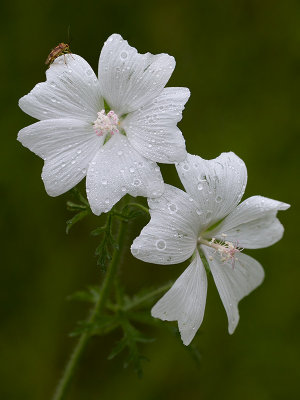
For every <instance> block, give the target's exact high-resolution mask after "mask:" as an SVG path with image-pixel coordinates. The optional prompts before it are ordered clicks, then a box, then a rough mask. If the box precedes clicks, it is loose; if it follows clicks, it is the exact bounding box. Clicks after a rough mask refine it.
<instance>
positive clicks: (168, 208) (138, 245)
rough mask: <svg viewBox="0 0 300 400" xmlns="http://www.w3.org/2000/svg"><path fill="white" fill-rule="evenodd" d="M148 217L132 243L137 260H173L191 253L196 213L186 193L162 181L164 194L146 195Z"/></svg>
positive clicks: (196, 219)
mask: <svg viewBox="0 0 300 400" xmlns="http://www.w3.org/2000/svg"><path fill="white" fill-rule="evenodd" d="M148 203H149V207H150V214H151V220H150V222H149V223H148V225H146V226H145V227H144V228H143V230H142V231H141V233H140V236H138V237H137V238H136V239H135V240H134V242H133V244H132V246H131V252H132V254H133V255H134V256H135V257H136V258H139V259H140V260H143V261H146V262H149V263H153V264H176V263H180V262H182V261H185V260H187V259H188V258H189V257H191V255H192V254H193V252H194V250H195V248H196V244H197V236H198V231H199V217H198V215H197V211H196V208H195V205H194V204H193V202H190V201H189V196H188V195H187V194H186V193H185V192H183V191H182V190H180V189H177V188H176V187H174V186H170V185H165V191H164V193H163V195H162V196H161V197H159V198H157V199H149V201H148Z"/></svg>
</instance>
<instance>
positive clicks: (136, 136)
mask: <svg viewBox="0 0 300 400" xmlns="http://www.w3.org/2000/svg"><path fill="white" fill-rule="evenodd" d="M189 97H190V91H189V90H188V89H187V88H173V87H171V88H165V89H164V90H163V91H162V92H161V94H160V95H159V96H158V97H157V98H155V99H154V100H152V101H151V102H150V103H148V104H146V105H145V106H144V107H142V108H140V109H139V110H138V111H134V112H133V113H130V114H128V115H127V117H126V118H125V120H124V121H123V124H122V125H123V127H124V129H125V131H126V134H127V136H128V140H129V141H130V143H131V144H132V146H133V147H134V148H135V149H136V150H137V151H139V152H140V153H141V154H142V155H143V156H144V157H146V158H149V159H150V160H153V161H157V162H162V163H167V164H170V163H174V162H179V161H183V160H184V159H185V158H186V155H187V153H186V149H185V141H184V138H183V136H182V133H181V131H180V130H179V129H178V128H177V126H176V124H177V122H179V121H180V120H181V118H182V114H181V112H182V110H183V108H184V105H185V103H186V102H187V100H188V98H189Z"/></svg>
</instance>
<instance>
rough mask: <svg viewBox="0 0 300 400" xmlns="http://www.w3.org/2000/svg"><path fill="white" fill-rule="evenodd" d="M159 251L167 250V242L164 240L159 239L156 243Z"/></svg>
mask: <svg viewBox="0 0 300 400" xmlns="http://www.w3.org/2000/svg"><path fill="white" fill-rule="evenodd" d="M155 245H156V248H157V250H160V251H162V250H165V248H166V247H167V244H166V242H165V241H164V240H163V239H159V240H157V241H156V243H155Z"/></svg>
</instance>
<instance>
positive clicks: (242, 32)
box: [0, 0, 300, 400]
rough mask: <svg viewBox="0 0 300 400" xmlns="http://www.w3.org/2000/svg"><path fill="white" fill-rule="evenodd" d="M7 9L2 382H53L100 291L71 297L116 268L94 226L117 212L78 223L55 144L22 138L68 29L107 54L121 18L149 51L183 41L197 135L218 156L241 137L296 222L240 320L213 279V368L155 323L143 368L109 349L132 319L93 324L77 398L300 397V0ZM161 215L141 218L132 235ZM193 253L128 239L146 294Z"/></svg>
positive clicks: (190, 138) (1, 121) (125, 271)
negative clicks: (55, 170) (50, 181)
mask: <svg viewBox="0 0 300 400" xmlns="http://www.w3.org/2000/svg"><path fill="white" fill-rule="evenodd" d="M0 18H1V23H0V37H1V41H0V46H1V47H0V50H1V63H0V77H1V78H0V79H1V99H0V102H1V114H0V126H1V134H2V140H3V142H2V153H1V157H0V163H1V168H0V170H1V186H0V190H1V224H2V226H1V259H2V271H1V283H2V285H1V286H2V287H1V291H0V298H1V305H2V306H1V340H0V346H1V355H2V360H3V361H2V364H1V372H0V376H1V383H0V398H1V399H4V400H6V399H9V400H10V399H13V400H27V399H28V400H40V399H48V398H50V395H51V393H52V392H53V389H54V386H55V384H56V382H57V380H58V378H59V377H60V374H61V371H62V368H63V366H64V364H65V361H66V359H67V357H68V354H69V352H70V350H71V349H72V348H73V346H74V343H75V342H74V341H75V340H76V338H74V339H72V338H70V337H69V336H68V334H69V332H70V331H72V330H73V329H74V327H75V324H76V321H77V320H78V319H84V318H85V315H86V312H87V308H86V305H85V304H84V303H81V302H78V303H77V302H68V301H66V297H67V296H68V295H70V294H71V293H74V292H75V291H78V290H82V289H83V288H84V287H86V286H87V285H96V284H97V283H98V282H99V281H100V280H101V272H100V270H99V267H97V266H96V265H95V264H96V263H95V258H94V249H95V247H96V246H97V244H98V243H99V242H98V238H97V237H95V238H94V237H91V236H89V232H90V231H91V230H92V229H95V228H96V227H97V226H102V225H103V224H104V222H105V218H103V217H102V216H100V217H95V216H92V215H90V214H89V215H87V216H86V217H85V218H84V219H83V220H82V221H81V222H80V223H78V224H76V225H75V226H74V227H73V228H72V230H71V231H70V234H69V235H66V234H65V221H66V220H67V219H71V218H72V216H73V215H74V214H73V213H70V212H69V211H66V209H65V201H66V200H67V199H69V197H68V196H60V197H59V198H54V199H53V198H50V197H49V196H47V194H46V192H45V190H44V188H43V183H42V180H41V178H40V173H41V168H42V161H41V159H39V158H38V157H37V156H35V155H34V154H32V153H31V152H30V151H28V150H26V149H25V148H23V147H22V146H21V145H20V143H18V142H17V141H16V135H17V132H18V130H19V129H21V128H23V127H24V126H26V125H28V124H30V123H32V122H34V121H33V119H32V118H30V117H29V116H27V115H25V114H24V113H22V112H21V111H20V110H19V109H18V107H17V101H18V99H19V98H20V97H21V96H23V95H24V94H26V93H28V92H29V91H30V90H31V89H32V87H33V86H34V85H35V84H36V83H37V82H40V81H43V80H44V79H45V75H44V72H45V65H44V62H45V59H46V57H47V55H48V54H49V52H50V50H51V48H53V47H54V46H56V45H57V43H59V42H61V41H67V40H68V38H67V32H68V25H70V27H71V28H70V32H71V38H72V40H71V49H72V51H73V52H74V53H78V54H80V55H81V56H83V57H84V58H86V59H87V60H88V62H89V63H90V64H91V66H92V67H93V68H94V69H95V70H96V69H97V62H98V57H99V52H100V50H101V47H102V44H103V42H104V40H105V39H106V38H107V37H108V36H109V35H110V34H111V33H113V32H118V33H120V34H122V35H123V37H124V38H126V39H127V40H128V41H129V43H130V44H131V45H133V46H135V47H136V48H137V49H138V50H139V51H140V52H146V51H150V52H152V53H159V52H167V53H169V54H172V55H173V56H174V57H175V59H176V61H177V66H176V69H175V72H174V74H173V76H172V77H171V79H170V82H169V85H172V86H187V87H189V88H190V89H191V93H192V96H191V98H190V100H189V102H188V103H187V106H186V110H185V111H184V117H183V121H182V122H181V123H180V128H181V129H182V131H183V133H184V135H185V139H186V143H187V149H188V151H189V152H191V153H197V154H199V155H201V156H202V157H204V158H212V157H216V156H217V155H219V154H220V153H221V152H222V151H229V150H232V151H234V152H236V153H237V154H238V155H239V156H240V157H241V158H242V159H243V160H244V161H245V163H246V165H247V167H248V174H249V179H248V186H247V189H246V196H251V195H255V194H261V195H264V196H267V197H271V198H274V199H278V200H282V201H285V202H288V203H292V205H293V207H292V208H291V209H290V210H288V211H286V212H284V213H280V214H279V218H280V220H281V222H282V223H283V224H284V226H285V228H286V233H285V236H284V238H283V239H282V241H281V242H279V243H278V244H276V245H275V246H273V247H272V248H267V249H263V250H257V251H249V252H248V254H251V255H253V256H255V257H256V258H257V259H258V260H259V261H260V262H261V263H262V265H263V266H264V267H265V270H266V279H265V282H264V283H263V285H262V286H261V287H260V288H258V289H257V290H256V291H255V292H254V293H253V294H251V296H249V297H248V298H246V299H245V300H243V301H242V302H241V304H240V314H241V320H240V323H239V326H238V328H237V330H236V332H235V334H234V335H232V336H230V335H228V333H227V321H226V314H225V311H224V309H223V306H222V304H221V302H220V299H219V297H218V294H217V292H216V289H215V287H214V285H213V283H212V281H211V279H210V281H209V289H208V299H207V306H206V312H205V318H204V322H203V325H202V327H201V331H200V333H199V334H198V335H197V338H196V339H195V344H196V345H197V346H198V348H199V349H200V353H201V357H202V358H201V365H200V367H199V368H197V367H196V365H195V363H194V362H193V361H192V360H191V357H190V356H189V354H188V353H189V352H190V351H192V350H187V349H186V348H185V347H184V346H183V345H182V344H180V341H179V340H178V338H177V337H176V335H172V334H170V332H169V331H168V330H165V329H159V328H156V327H150V326H149V328H147V329H148V330H147V331H146V332H145V335H146V336H147V337H155V338H156V341H155V342H153V343H148V344H146V345H145V346H143V355H144V356H145V357H147V358H149V359H151V362H149V363H144V364H143V366H144V377H143V379H137V377H136V375H135V374H134V373H133V371H132V370H131V369H126V370H124V369H123V368H122V365H121V362H120V361H118V358H116V359H115V360H114V362H108V361H107V357H108V356H109V354H110V349H111V348H112V347H113V344H114V343H115V342H116V341H118V340H120V339H121V338H122V333H121V332H120V331H118V330H116V331H115V332H112V333H111V335H110V336H105V337H97V336H95V337H94V338H93V339H92V340H91V342H90V345H89V347H88V349H87V351H86V354H85V356H84V358H83V360H82V365H81V367H80V368H79V370H78V371H77V374H76V377H75V380H74V384H73V386H72V390H71V393H70V399H72V400H82V399H84V400H98V399H101V400H105V399H112V398H116V399H119V398H122V399H124V400H126V399H130V400H140V399H143V400H162V399H164V400H165V399H172V400H179V399H182V398H189V397H190V398H198V399H220V398H221V399H223V400H227V399H228V400H229V399H230V400H240V399H243V400H253V399H255V400H269V399H270V400H271V399H272V400H273V399H275V400H277V399H289V400H291V399H296V398H298V395H299V388H297V385H298V383H299V381H300V376H299V375H300V373H299V371H300V370H299V350H300V345H299V328H300V318H299V281H300V270H299V268H298V264H299V262H298V258H299V256H298V253H297V243H296V238H297V237H298V223H297V214H298V213H297V209H296V203H297V201H298V200H299V189H298V174H299V169H298V165H299V164H298V160H299V155H298V149H299V141H298V137H299V129H300V119H299V92H300V3H299V1H296V0H288V1H285V2H283V1H272V0H264V1H258V0H252V1H251V0H224V1H217V0H211V1H203V0H198V1H189V0H186V1H182V2H174V1H168V0H167V1H157V0H154V1H152V2H141V1H133V0H128V1H126V2H125V1H124V2H123V1H118V0H115V1H114V2H103V1H94V0H86V1H84V2H79V1H77V2H75V1H73V2H67V1H66V2H64V1H58V0H54V1H51V0H49V1H47V2H46V1H44V0H40V1H38V0H27V1H21V0H12V1H8V0H4V1H2V2H1V3H0ZM162 171H163V173H164V177H165V180H166V182H168V183H171V184H175V185H180V183H179V180H178V178H177V176H176V172H175V169H174V167H172V166H163V168H162ZM147 220H148V217H147V216H144V217H141V218H140V219H139V222H137V223H136V225H135V224H132V225H131V228H130V231H129V233H128V237H127V242H128V243H127V248H129V246H130V244H131V242H132V240H133V239H134V237H136V236H137V234H138V233H139V231H140V229H141V228H142V226H143V224H145V223H146V222H147ZM295 244H296V248H295ZM183 268H184V265H179V266H170V267H162V266H158V265H150V264H145V263H142V262H140V261H138V260H136V259H134V258H133V257H132V256H131V254H130V252H129V251H127V252H126V254H125V256H124V263H123V267H122V270H121V273H120V275H121V276H120V278H121V280H122V282H123V284H124V285H125V287H126V289H127V291H128V292H129V293H131V294H132V295H134V294H135V293H136V292H138V291H139V290H140V289H141V288H143V287H148V286H150V285H157V286H159V285H161V284H164V283H166V282H168V281H170V280H174V279H176V277H177V276H179V274H180V272H181V271H182V270H183ZM135 315H136V316H138V314H137V313H136V314H135ZM167 325H168V326H171V324H170V325H169V324H167ZM172 326H173V325H172ZM193 343H194V342H193Z"/></svg>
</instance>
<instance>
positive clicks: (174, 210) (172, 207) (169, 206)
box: [168, 203, 177, 214]
mask: <svg viewBox="0 0 300 400" xmlns="http://www.w3.org/2000/svg"><path fill="white" fill-rule="evenodd" d="M168 209H169V211H170V213H171V214H174V213H176V211H177V206H176V204H174V203H171V204H169V205H168Z"/></svg>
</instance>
